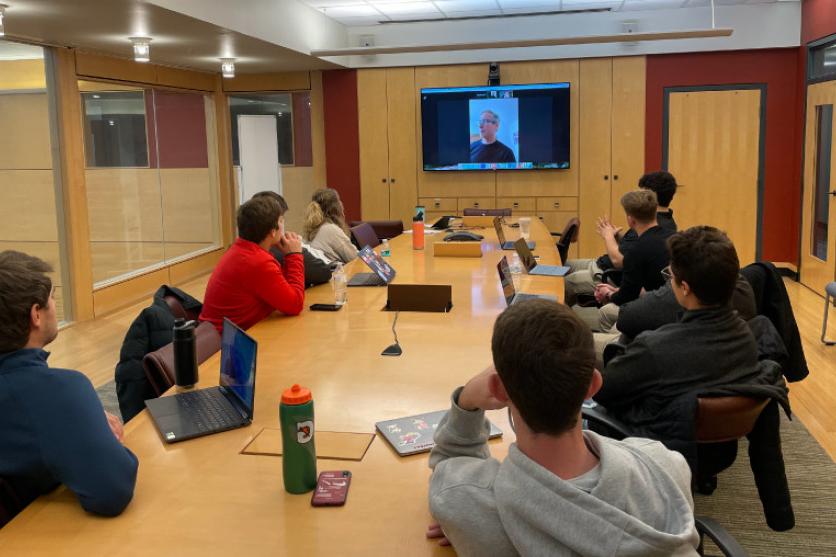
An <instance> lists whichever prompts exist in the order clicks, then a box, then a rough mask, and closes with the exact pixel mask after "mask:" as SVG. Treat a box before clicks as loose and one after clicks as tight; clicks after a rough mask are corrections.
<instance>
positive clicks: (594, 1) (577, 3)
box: [563, 0, 682, 10]
mask: <svg viewBox="0 0 836 557" xmlns="http://www.w3.org/2000/svg"><path fill="white" fill-rule="evenodd" d="M679 1H680V2H681V1H682V0H679ZM622 3H623V0H563V9H564V10H589V9H600V8H612V9H618V8H619V7H621V4H622Z"/></svg>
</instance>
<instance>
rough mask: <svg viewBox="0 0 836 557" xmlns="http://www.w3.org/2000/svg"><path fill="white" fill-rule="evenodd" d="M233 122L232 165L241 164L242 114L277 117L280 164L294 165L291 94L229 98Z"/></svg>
mask: <svg viewBox="0 0 836 557" xmlns="http://www.w3.org/2000/svg"><path fill="white" fill-rule="evenodd" d="M229 112H230V119H231V121H232V164H233V165H235V166H238V165H240V164H241V162H240V161H241V159H240V153H239V149H238V116H240V115H242V114H250V115H266V116H275V117H276V135H277V136H278V142H279V143H278V145H279V163H280V164H283V165H291V164H294V160H293V101H292V99H291V95H290V93H267V94H263V93H262V94H257V95H241V96H236V97H229Z"/></svg>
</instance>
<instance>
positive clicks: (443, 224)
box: [432, 215, 457, 230]
mask: <svg viewBox="0 0 836 557" xmlns="http://www.w3.org/2000/svg"><path fill="white" fill-rule="evenodd" d="M455 218H457V217H454V216H452V215H444V216H443V217H441V218H440V219H438V220H437V221H435V222H434V223H433V225H432V229H433V230H447V229H448V228H450V222H451V221H452V220H453V219H455Z"/></svg>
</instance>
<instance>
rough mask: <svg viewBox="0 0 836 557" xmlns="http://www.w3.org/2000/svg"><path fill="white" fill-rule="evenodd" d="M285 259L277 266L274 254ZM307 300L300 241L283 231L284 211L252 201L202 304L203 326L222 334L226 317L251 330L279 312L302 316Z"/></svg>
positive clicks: (265, 199) (241, 212)
mask: <svg viewBox="0 0 836 557" xmlns="http://www.w3.org/2000/svg"><path fill="white" fill-rule="evenodd" d="M272 247H277V248H278V249H279V251H281V252H282V253H283V254H284V263H283V264H282V265H279V263H278V262H277V261H276V259H275V258H274V257H273V256H272V255H271V254H270V248H272ZM304 301H305V268H304V262H303V258H302V240H301V238H299V235H298V234H294V233H293V232H285V231H284V211H283V210H282V207H281V205H279V202H278V201H276V200H275V199H273V198H272V197H269V196H262V197H259V198H255V199H250V200H249V201H247V202H246V203H244V204H243V205H241V206H240V207H239V208H238V238H237V239H236V240H235V242H234V243H233V244H232V246H230V248H229V249H228V250H227V252H226V253H225V254H224V255H223V257H221V260H220V261H218V265H217V266H216V267H215V270H214V271H212V276H211V277H209V284H208V285H207V286H206V296H205V297H204V299H203V311H202V312H201V313H200V320H201V321H209V322H211V323H212V324H213V325H214V326H215V328H216V329H218V332H220V331H222V329H223V320H224V317H227V318H229V319H230V320H231V321H232V322H233V323H235V324H236V325H238V326H239V327H241V328H242V329H249V328H250V327H252V326H253V325H255V324H256V323H258V322H259V321H261V320H262V319H264V318H265V317H267V316H268V315H270V314H271V313H273V311H274V310H278V311H280V312H282V313H284V314H285V315H298V314H299V313H300V312H301V311H302V305H303V303H304Z"/></svg>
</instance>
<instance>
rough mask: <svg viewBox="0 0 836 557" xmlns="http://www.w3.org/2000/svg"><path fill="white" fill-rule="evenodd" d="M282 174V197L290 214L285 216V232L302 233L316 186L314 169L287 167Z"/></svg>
mask: <svg viewBox="0 0 836 557" xmlns="http://www.w3.org/2000/svg"><path fill="white" fill-rule="evenodd" d="M281 173H282V197H284V200H285V201H287V205H288V207H289V210H288V212H287V213H286V214H285V216H284V223H285V224H284V227H285V230H290V231H292V232H296V233H298V234H301V233H302V224H303V223H304V221H305V209H306V208H307V206H308V203H310V202H311V196H313V192H314V190H316V189H317V188H316V184H315V183H314V168H313V167H310V166H286V167H283V168H282V169H281Z"/></svg>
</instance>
